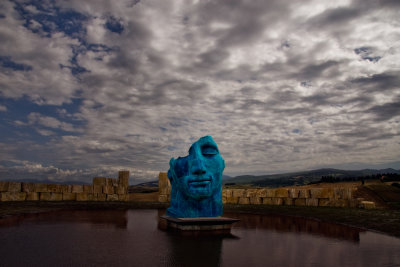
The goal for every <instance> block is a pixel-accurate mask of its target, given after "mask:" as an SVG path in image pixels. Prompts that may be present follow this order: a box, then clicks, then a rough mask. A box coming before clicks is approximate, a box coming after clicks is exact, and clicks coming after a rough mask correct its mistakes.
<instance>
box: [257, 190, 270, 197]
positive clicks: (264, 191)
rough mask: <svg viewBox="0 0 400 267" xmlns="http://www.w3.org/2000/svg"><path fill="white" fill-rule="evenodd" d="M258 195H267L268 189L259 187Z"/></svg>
mask: <svg viewBox="0 0 400 267" xmlns="http://www.w3.org/2000/svg"><path fill="white" fill-rule="evenodd" d="M256 196H257V197H267V189H258V190H257V194H256Z"/></svg>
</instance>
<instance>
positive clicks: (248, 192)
mask: <svg viewBox="0 0 400 267" xmlns="http://www.w3.org/2000/svg"><path fill="white" fill-rule="evenodd" d="M256 194H257V189H247V190H246V197H255V196H256Z"/></svg>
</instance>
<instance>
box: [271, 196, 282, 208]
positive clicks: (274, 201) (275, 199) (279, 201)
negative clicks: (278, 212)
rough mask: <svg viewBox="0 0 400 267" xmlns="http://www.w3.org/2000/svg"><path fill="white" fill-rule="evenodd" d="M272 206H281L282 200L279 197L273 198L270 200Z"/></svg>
mask: <svg viewBox="0 0 400 267" xmlns="http://www.w3.org/2000/svg"><path fill="white" fill-rule="evenodd" d="M272 205H278V206H281V205H283V198H281V197H273V198H272Z"/></svg>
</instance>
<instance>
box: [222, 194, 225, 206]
mask: <svg viewBox="0 0 400 267" xmlns="http://www.w3.org/2000/svg"><path fill="white" fill-rule="evenodd" d="M222 204H226V197H224V196H222Z"/></svg>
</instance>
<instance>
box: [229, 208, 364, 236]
mask: <svg viewBox="0 0 400 267" xmlns="http://www.w3.org/2000/svg"><path fill="white" fill-rule="evenodd" d="M224 216H226V217H234V218H237V219H240V221H239V222H237V223H235V224H234V226H233V227H235V228H246V229H266V230H272V231H276V232H291V233H302V232H304V233H308V234H313V235H321V236H324V237H329V238H337V239H343V240H348V241H354V242H358V241H359V240H360V235H359V233H360V232H364V230H361V229H358V228H352V227H348V226H344V225H339V224H334V223H327V222H320V221H316V220H310V219H305V218H299V217H289V216H278V215H273V216H271V215H268V216H266V215H258V214H245V213H225V214H224Z"/></svg>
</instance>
